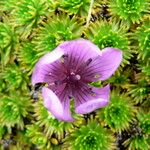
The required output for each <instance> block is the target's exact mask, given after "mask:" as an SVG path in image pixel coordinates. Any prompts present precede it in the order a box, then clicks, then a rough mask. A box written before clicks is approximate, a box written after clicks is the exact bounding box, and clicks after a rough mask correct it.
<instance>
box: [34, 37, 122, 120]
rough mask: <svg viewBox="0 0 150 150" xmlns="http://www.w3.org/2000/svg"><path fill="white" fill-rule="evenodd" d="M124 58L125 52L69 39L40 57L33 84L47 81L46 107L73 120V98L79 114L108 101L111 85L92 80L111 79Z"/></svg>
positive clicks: (57, 115)
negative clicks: (100, 86)
mask: <svg viewBox="0 0 150 150" xmlns="http://www.w3.org/2000/svg"><path fill="white" fill-rule="evenodd" d="M121 60H122V52H121V51H120V50H118V49H114V48H105V49H103V50H102V51H100V49H99V48H98V47H97V46H96V45H94V44H93V43H91V42H90V41H88V40H84V39H78V40H73V41H67V42H64V43H62V44H60V45H59V46H58V47H57V48H56V49H55V50H54V51H52V52H50V53H48V54H46V55H45V56H43V57H42V58H41V59H40V60H39V62H38V63H37V64H36V66H35V68H34V71H33V74H32V84H33V86H34V85H35V84H37V83H47V85H48V86H47V87H43V88H42V95H43V98H44V105H45V107H46V108H47V109H48V110H49V111H50V112H51V113H52V114H53V115H54V116H55V117H56V118H57V119H59V120H63V121H73V120H74V119H73V118H72V115H71V112H70V100H71V99H72V98H73V99H74V101H75V112H76V113H78V114H87V113H90V112H92V111H94V110H95V109H98V108H101V107H104V106H106V105H107V104H108V102H109V92H110V86H109V85H107V86H105V87H103V88H97V87H93V86H90V83H91V82H96V81H98V80H106V79H108V78H109V77H110V76H111V75H112V74H113V73H114V72H115V70H116V69H117V68H118V66H119V65H120V63H121Z"/></svg>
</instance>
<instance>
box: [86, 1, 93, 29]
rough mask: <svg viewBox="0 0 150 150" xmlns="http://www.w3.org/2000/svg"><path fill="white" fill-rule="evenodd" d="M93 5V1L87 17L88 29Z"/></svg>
mask: <svg viewBox="0 0 150 150" xmlns="http://www.w3.org/2000/svg"><path fill="white" fill-rule="evenodd" d="M93 4H94V0H91V3H90V8H89V12H88V16H87V20H86V27H88V25H89V22H90V18H91V13H92V7H93Z"/></svg>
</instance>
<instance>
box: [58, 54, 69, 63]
mask: <svg viewBox="0 0 150 150" xmlns="http://www.w3.org/2000/svg"><path fill="white" fill-rule="evenodd" d="M66 58H68V55H67V54H66V55H62V57H61V58H60V61H61V63H64V62H65V59H66Z"/></svg>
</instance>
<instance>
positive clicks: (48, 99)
mask: <svg viewBox="0 0 150 150" xmlns="http://www.w3.org/2000/svg"><path fill="white" fill-rule="evenodd" d="M42 95H43V98H44V106H45V107H46V108H47V109H48V110H49V111H50V112H51V113H52V114H53V115H54V116H55V117H56V118H57V119H59V120H62V121H74V119H73V118H72V116H71V112H70V101H69V99H62V100H60V99H59V98H58V96H57V95H56V94H55V93H54V92H53V91H52V90H50V89H48V88H46V87H43V88H42ZM64 98H66V97H64Z"/></svg>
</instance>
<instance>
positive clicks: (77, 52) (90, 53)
mask: <svg viewBox="0 0 150 150" xmlns="http://www.w3.org/2000/svg"><path fill="white" fill-rule="evenodd" d="M58 47H59V48H61V49H62V50H64V52H65V53H69V54H71V53H73V56H80V57H81V58H82V56H84V58H85V59H89V58H90V57H96V56H98V55H99V56H101V55H102V53H101V51H100V49H99V48H98V46H96V45H95V44H93V43H92V42H91V41H89V40H85V39H77V40H72V41H66V42H64V43H62V44H60V45H59V46H58Z"/></svg>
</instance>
